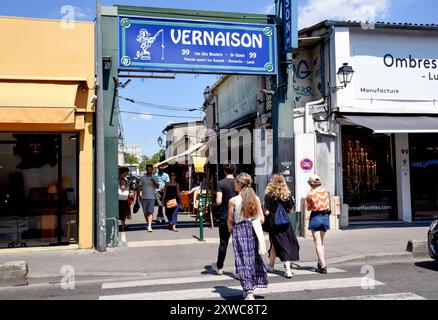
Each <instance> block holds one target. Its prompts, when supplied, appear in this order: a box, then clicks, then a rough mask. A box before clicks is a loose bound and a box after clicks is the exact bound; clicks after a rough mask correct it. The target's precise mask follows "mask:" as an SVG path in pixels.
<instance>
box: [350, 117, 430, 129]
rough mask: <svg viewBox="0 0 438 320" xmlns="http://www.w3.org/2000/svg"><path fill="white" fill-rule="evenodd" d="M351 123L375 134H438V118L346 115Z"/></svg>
mask: <svg viewBox="0 0 438 320" xmlns="http://www.w3.org/2000/svg"><path fill="white" fill-rule="evenodd" d="M343 117H344V118H346V119H348V120H349V121H350V122H352V123H353V124H356V125H360V126H362V127H366V128H369V129H371V130H373V131H374V133H431V132H438V117H432V116H399V115H391V116H379V115H367V116H363V115H360V116H359V115H344V116H343Z"/></svg>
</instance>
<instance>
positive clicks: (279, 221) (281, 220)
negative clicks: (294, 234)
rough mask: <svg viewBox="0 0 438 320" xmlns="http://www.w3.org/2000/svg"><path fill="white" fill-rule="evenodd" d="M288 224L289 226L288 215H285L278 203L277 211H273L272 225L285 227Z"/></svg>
mask: <svg viewBox="0 0 438 320" xmlns="http://www.w3.org/2000/svg"><path fill="white" fill-rule="evenodd" d="M288 224H290V219H289V215H288V214H287V212H286V210H285V209H284V207H283V206H282V205H281V204H280V203H279V204H278V206H277V209H276V210H275V216H274V225H275V226H285V225H288Z"/></svg>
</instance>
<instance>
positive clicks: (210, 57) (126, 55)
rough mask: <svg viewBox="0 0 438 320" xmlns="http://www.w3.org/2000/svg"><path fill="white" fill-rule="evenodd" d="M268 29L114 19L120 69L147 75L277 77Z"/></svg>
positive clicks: (271, 34)
mask: <svg viewBox="0 0 438 320" xmlns="http://www.w3.org/2000/svg"><path fill="white" fill-rule="evenodd" d="M276 48H277V45H276V32H275V26H274V25H269V24H242V23H226V22H205V21H186V20H171V19H155V18H143V17H141V18H140V17H123V16H120V17H119V67H120V68H136V69H142V70H147V71H163V72H164V71H171V72H178V71H181V72H193V73H230V74H260V75H264V74H276V72H277V61H276Z"/></svg>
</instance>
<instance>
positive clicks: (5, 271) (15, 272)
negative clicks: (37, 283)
mask: <svg viewBox="0 0 438 320" xmlns="http://www.w3.org/2000/svg"><path fill="white" fill-rule="evenodd" d="M28 273H29V267H28V265H27V263H26V262H25V261H12V262H7V263H4V264H0V287H10V286H25V285H27V284H28V282H27V275H28Z"/></svg>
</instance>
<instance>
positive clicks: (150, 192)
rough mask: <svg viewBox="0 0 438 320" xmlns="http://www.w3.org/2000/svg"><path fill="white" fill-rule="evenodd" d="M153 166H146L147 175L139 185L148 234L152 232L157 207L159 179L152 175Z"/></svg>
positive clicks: (141, 179)
mask: <svg viewBox="0 0 438 320" xmlns="http://www.w3.org/2000/svg"><path fill="white" fill-rule="evenodd" d="M152 170H153V166H152V165H150V164H148V165H147V166H146V174H145V175H143V176H142V177H141V178H140V183H139V185H138V188H139V190H141V205H142V207H143V213H144V217H145V219H146V223H147V224H148V232H152V216H153V214H154V207H155V188H158V186H159V184H158V179H157V177H156V176H155V175H153V174H152Z"/></svg>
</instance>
